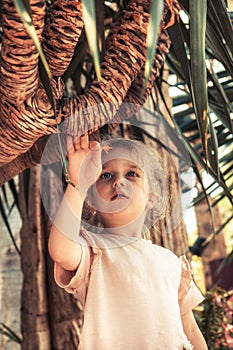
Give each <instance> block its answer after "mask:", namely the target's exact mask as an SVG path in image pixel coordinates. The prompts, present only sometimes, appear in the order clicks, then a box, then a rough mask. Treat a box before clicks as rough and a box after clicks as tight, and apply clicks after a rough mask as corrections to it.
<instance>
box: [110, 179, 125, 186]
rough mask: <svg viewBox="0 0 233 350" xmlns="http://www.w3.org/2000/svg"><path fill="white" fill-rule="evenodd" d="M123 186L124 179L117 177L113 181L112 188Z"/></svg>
mask: <svg viewBox="0 0 233 350" xmlns="http://www.w3.org/2000/svg"><path fill="white" fill-rule="evenodd" d="M119 187H125V182H124V179H122V178H118V179H115V180H114V182H113V188H119Z"/></svg>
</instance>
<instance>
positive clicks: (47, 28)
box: [0, 0, 233, 350]
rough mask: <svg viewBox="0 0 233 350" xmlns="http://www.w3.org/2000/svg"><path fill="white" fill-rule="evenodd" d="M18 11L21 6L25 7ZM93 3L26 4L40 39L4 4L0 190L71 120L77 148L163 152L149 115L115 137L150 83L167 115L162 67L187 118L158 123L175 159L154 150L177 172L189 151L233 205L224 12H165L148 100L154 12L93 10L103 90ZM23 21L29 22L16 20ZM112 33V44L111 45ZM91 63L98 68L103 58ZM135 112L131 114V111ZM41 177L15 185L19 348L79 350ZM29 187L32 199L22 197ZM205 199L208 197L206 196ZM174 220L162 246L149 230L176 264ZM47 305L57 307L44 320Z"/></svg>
mask: <svg viewBox="0 0 233 350" xmlns="http://www.w3.org/2000/svg"><path fill="white" fill-rule="evenodd" d="M15 3H16V4H20V5H21V6H22V4H21V2H15ZM87 3H88V2H86V1H83V5H82V4H81V3H80V1H78V0H74V1H72V2H67V1H58V0H55V1H53V2H51V3H50V4H46V3H45V2H41V3H40V2H38V3H36V2H31V4H30V5H31V7H30V9H28V12H29V15H30V16H31V18H32V19H33V24H34V27H33V26H31V25H30V21H31V20H30V16H29V17H28V18H26V19H24V20H25V22H26V25H27V28H28V30H29V33H30V34H28V32H27V30H26V29H25V26H24V24H23V23H22V20H21V18H20V15H19V14H18V12H17V11H16V8H15V7H14V5H13V3H12V1H10V0H4V1H3V6H2V28H3V37H2V48H1V75H0V80H1V84H0V94H1V99H0V108H1V120H0V145H1V153H0V164H1V168H0V183H1V184H3V183H4V182H5V181H8V180H9V179H10V178H12V177H13V176H15V175H16V174H18V173H19V172H21V171H22V170H25V169H28V168H29V167H31V166H32V165H36V164H38V163H40V160H41V154H42V152H43V150H44V147H45V145H46V142H47V139H48V137H47V136H46V135H50V134H51V133H54V132H56V131H57V127H58V125H60V124H61V123H62V121H64V120H65V119H67V118H68V117H69V116H70V115H72V116H74V117H75V118H74V119H75V120H76V123H75V124H74V123H72V120H71V118H69V122H68V123H63V125H64V124H66V125H67V126H66V128H69V132H71V131H72V132H73V133H74V134H75V136H76V135H80V134H82V133H84V132H87V131H88V132H89V133H91V134H92V135H94V136H93V137H101V135H102V134H104V133H110V132H112V128H115V132H121V133H124V134H126V133H130V134H131V135H132V134H134V135H135V134H137V137H138V138H141V139H143V140H144V141H145V142H149V141H150V142H153V145H155V141H156V140H157V141H161V140H159V138H160V137H159V134H155V133H153V132H149V133H148V132H147V130H146V128H145V127H142V122H148V121H149V122H150V124H153V126H154V127H155V128H157V126H158V124H156V123H155V122H154V121H153V120H155V119H153V118H154V117H152V121H151V119H149V117H148V113H147V115H146V117H145V116H144V117H143V118H144V119H143V120H141V119H140V118H141V117H140V116H139V120H137V125H140V128H135V125H133V126H130V127H129V128H127V127H125V125H124V124H120V126H119V122H121V121H122V118H121V114H122V111H124V116H127V118H131V120H132V118H135V117H134V114H135V113H136V112H137V111H138V108H139V106H142V105H143V104H144V102H145V101H146V98H147V96H149V95H150V93H151V91H152V88H154V84H155V82H156V94H155V95H156V96H158V94H160V95H161V96H160V103H159V104H156V108H157V109H158V108H159V107H160V106H161V101H164V105H165V106H166V104H167V101H168V98H167V97H165V98H164V95H163V91H164V89H162V88H161V86H162V80H163V79H164V74H162V71H163V68H164V61H165V57H166V56H167V64H168V67H169V70H170V72H171V73H173V74H175V75H176V76H177V84H176V85H177V87H178V88H179V89H181V90H182V95H181V97H177V98H176V99H174V103H175V104H179V105H182V104H183V105H184V106H185V108H183V109H182V110H181V111H179V112H177V114H175V115H174V117H172V116H171V115H170V108H169V107H168V108H167V114H165V112H164V108H163V114H164V115H166V117H165V118H164V121H163V122H164V123H165V124H166V125H167V127H166V130H167V132H168V134H169V138H170V139H171V140H172V141H173V143H174V144H175V146H174V145H171V144H170V143H169V147H165V146H168V145H165V144H164V142H160V143H159V144H158V142H157V143H156V144H157V146H156V147H158V149H159V151H160V152H161V154H162V155H163V159H164V162H165V163H166V164H168V163H169V161H168V158H167V156H166V153H167V149H168V148H169V151H173V152H174V154H176V155H177V159H181V160H180V162H181V163H182V154H183V149H184V147H187V149H188V151H189V153H190V159H191V161H192V166H193V168H194V169H195V171H196V174H197V177H198V179H199V180H200V182H201V175H200V170H198V169H200V168H198V167H197V166H196V164H197V163H199V164H200V165H201V166H202V168H203V169H205V170H207V171H208V172H209V173H210V174H211V175H212V176H213V178H214V179H215V181H217V183H218V184H219V186H221V188H222V197H224V196H227V197H228V198H231V188H232V186H231V183H230V179H231V176H232V175H231V169H232V156H231V151H232V150H231V148H230V147H231V145H230V144H231V140H232V136H231V132H232V123H231V118H230V116H231V113H232V100H233V94H232V75H233V74H232V73H233V72H232V51H231V48H232V47H233V46H232V26H231V22H230V19H229V18H230V17H229V15H228V14H227V11H226V5H225V4H224V3H223V2H222V1H221V0H218V1H216V2H215V4H214V5H213V4H212V2H211V1H208V2H205V1H204V2H203V0H199V1H196V2H195V3H196V6H197V7H195V6H194V5H193V2H189V1H188V0H187V1H185V0H183V1H179V2H177V1H175V0H174V1H171V0H167V1H165V2H164V10H163V18H162V22H161V25H160V31H159V35H158V43H157V50H156V54H155V57H154V59H153V67H152V71H151V73H150V75H149V76H148V81H147V86H146V87H145V89H144V90H143V83H144V72H145V65H146V56H147V46H146V38H147V27H148V22H149V18H150V4H151V1H141V0H137V1H125V2H124V1H123V2H120V1H109V2H106V3H105V2H104V1H103V2H102V3H101V4H100V3H99V2H98V5H97V6H98V11H97V16H96V20H97V29H98V40H99V41H98V42H99V51H100V55H101V56H102V63H101V70H100V71H101V76H102V80H99V79H98V75H99V72H98V59H97V63H96V67H97V68H96V72H97V77H95V74H94V68H93V63H92V57H91V55H90V50H89V48H88V45H87V39H86V38H88V37H90V35H89V34H88V26H87V25H86V27H85V32H84V30H83V26H84V21H85V23H87V22H86V21H87V19H86V18H84V16H83V15H84V12H83V6H87ZM96 4H97V1H96ZM205 5H207V6H205ZM180 7H181V8H182V11H181V15H180V20H179V21H176V23H175V25H173V26H171V25H172V24H173V22H174V20H175V18H174V16H175V17H176V18H178V13H179V8H180ZM19 12H22V11H21V10H20V9H19ZM24 15H25V12H24ZM113 17H114V20H113ZM219 17H220V18H219ZM206 18H207V25H206V26H205V21H206ZM44 19H46V20H45V21H44ZM216 23H218V25H217V26H216ZM152 27H153V26H152ZM34 28H35V32H36V34H37V38H38V39H39V42H40V43H41V46H42V49H43V52H44V55H45V57H46V60H47V62H48V65H49V69H50V72H51V74H52V77H51V76H49V73H48V68H47V67H46V63H45V61H44V60H43V54H42V52H41V51H40V48H39V46H38V43H37V42H36V39H35V38H36V37H35V35H34ZM152 29H153V28H152ZM205 29H206V33H205ZM106 30H107V31H109V35H108V37H107V39H106V40H105V39H104V33H105V31H106ZM167 31H168V33H169V36H168V33H167ZM205 34H206V41H205V40H204V38H205ZM169 37H170V38H171V47H170V39H169ZM197 38H198V39H197ZM204 44H205V45H204ZM169 48H170V53H169V54H168V51H169ZM91 51H93V50H91ZM167 54H168V55H167ZM93 55H94V57H96V56H97V54H96V53H95V54H93ZM39 57H40V59H39ZM205 59H206V60H207V61H208V62H210V63H212V61H213V60H215V61H218V62H220V63H221V64H222V66H221V69H220V70H219V71H218V72H217V73H216V72H215V68H214V67H213V65H212V64H210V65H209V66H208V65H207V66H206V65H205ZM95 61H96V59H95ZM151 63H152V62H151ZM196 63H198V64H197V65H196ZM205 77H207V78H205ZM165 80H167V78H165ZM207 82H208V89H206V86H207ZM165 84H166V82H165ZM163 86H164V85H163ZM65 87H66V89H65ZM142 91H144V94H143V93H141V92H142ZM207 93H208V95H207ZM71 94H72V95H71ZM70 95H71V96H70ZM155 95H154V96H155ZM200 97H201V98H200ZM122 102H123V104H122ZM156 102H158V101H156ZM95 105H102V106H103V108H101V109H100V110H99V109H98V111H99V112H101V113H99V114H98V115H97V114H96V113H93V111H95V112H96V109H95ZM128 106H130V107H132V106H136V108H134V109H133V110H132V108H129V109H128V108H125V107H128ZM154 107H155V106H154ZM123 108H124V109H123ZM83 109H85V110H86V111H88V113H85V115H84V114H81V113H80V110H83ZM132 115H133V116H132ZM54 116H56V118H54ZM137 117H138V116H137ZM145 118H146V120H145ZM111 120H112V121H113V122H116V123H117V126H116V125H115V124H114V123H112V122H111V123H110V124H111V125H110V124H109V121H111ZM132 124H135V123H134V122H133V123H132ZM96 128H100V135H98V134H97V133H96V132H94V131H95V130H96ZM150 131H151V129H150ZM65 132H66V129H65ZM216 140H218V142H219V145H220V146H224V147H225V154H224V156H223V157H222V156H221V157H220V159H219V158H218V156H217V154H218V152H217V150H218V146H217V141H216ZM169 142H170V140H169ZM59 152H60V150H59V146H58V147H57V148H56V149H55V150H53V157H55V158H56V154H58V157H60V154H59ZM177 162H178V160H177ZM55 176H56V174H55V173H51V172H50V171H49V170H48V176H47V178H46V181H48V182H50V181H52V179H53V177H55ZM38 177H39V174H38V169H37V168H31V169H30V170H29V169H28V170H27V171H26V172H24V173H23V174H22V175H20V191H21V195H20V197H19V198H20V207H21V214H22V218H23V228H22V231H21V241H22V247H21V256H22V269H23V272H24V286H23V295H24V298H23V299H22V302H23V305H22V309H23V312H22V333H23V345H22V348H24V349H31V348H32V349H35V348H38V349H42V348H43V350H46V349H51V348H53V347H56V344H59V346H62V347H63V348H69V349H72V348H74V349H75V348H76V347H77V343H78V332H77V329H79V328H80V322H81V316H82V315H81V310H80V308H79V309H77V308H76V307H75V306H74V304H75V301H74V300H73V299H72V298H70V297H69V296H68V295H66V294H64V293H63V292H62V291H60V290H59V289H58V288H57V287H56V286H55V285H54V283H53V281H52V278H51V276H52V265H51V261H50V260H49V258H48V256H47V251H46V246H47V245H46V242H47V239H48V232H49V225H50V224H49V222H48V218H47V217H46V213H45V212H44V210H43V208H42V206H41V203H40V200H39V183H38ZM28 181H29V183H28ZM168 182H169V183H170V184H172V185H174V186H170V188H169V190H170V194H171V195H172V196H173V201H174V198H176V197H177V195H178V191H179V188H178V175H177V174H175V172H173V171H172V172H171V176H170V177H169V178H168ZM25 183H27V185H26V186H28V187H25ZM201 183H202V182H201ZM28 188H29V190H28ZM204 189H205V188H204V186H203V194H204V195H205V191H204ZM210 191H211V189H210ZM207 193H208V191H207ZM53 195H54V196H55V195H56V194H53ZM201 195H202V194H201ZM207 197H208V196H206V198H207ZM199 198H201V197H199ZM199 198H198V199H197V200H199ZM31 203H35V204H33V205H32V204H31ZM51 210H53V208H52V209H51ZM169 210H170V209H169ZM169 214H170V213H167V215H166V216H165V219H163V220H161V221H160V222H159V223H158V226H159V230H160V234H159V235H158V233H157V232H158V231H157V230H154V229H153V230H152V238H153V240H154V242H156V243H158V244H161V245H164V246H167V247H169V248H171V249H172V250H173V251H175V252H176V253H177V254H180V253H184V252H187V249H188V243H187V236H186V232H185V228H184V224H183V222H181V223H180V225H179V226H178V227H177V228H175V229H174V230H172V231H173V234H172V235H168V234H167V226H168V225H169V224H170V223H169V224H168V221H167V220H168V216H169ZM172 228H174V227H172ZM32 232H34V235H32ZM32 238H33V239H32ZM29 252H30V253H29ZM38 262H39V263H38ZM45 271H48V274H45ZM32 285H33V286H34V289H33V293H32ZM48 293H49V297H50V298H52V300H53V306H52V307H50V308H49V313H48V300H49V299H48V298H47V296H48ZM61 303H65V304H66V307H65V308H61V307H59V305H60V304H61ZM63 305H64V304H63ZM38 315H39V316H38ZM35 319H37V322H35ZM29 329H30V332H29V331H28V330H29ZM74 334H75V336H74ZM61 344H62V345H61ZM67 344H69V345H67Z"/></svg>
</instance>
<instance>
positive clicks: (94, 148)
mask: <svg viewBox="0 0 233 350" xmlns="http://www.w3.org/2000/svg"><path fill="white" fill-rule="evenodd" d="M90 149H91V158H92V162H93V164H95V166H96V167H97V168H98V169H99V168H101V165H102V162H101V153H102V149H101V147H100V143H99V142H97V141H91V142H90Z"/></svg>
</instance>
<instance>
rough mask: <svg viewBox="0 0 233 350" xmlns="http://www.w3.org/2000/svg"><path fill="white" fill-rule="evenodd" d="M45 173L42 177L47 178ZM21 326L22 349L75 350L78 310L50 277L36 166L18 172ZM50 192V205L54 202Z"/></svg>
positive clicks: (46, 225)
mask: <svg viewBox="0 0 233 350" xmlns="http://www.w3.org/2000/svg"><path fill="white" fill-rule="evenodd" d="M50 176H52V175H51V174H48V176H47V177H46V181H50ZM19 187H20V193H19V199H20V212H21V217H22V221H23V226H22V229H21V234H20V236H21V267H22V272H23V286H22V293H21V295H22V297H21V329H22V336H23V343H22V349H24V350H36V349H38V350H51V349H67V350H76V349H77V346H78V342H79V330H80V326H81V323H82V311H81V310H80V308H78V307H77V301H76V300H75V299H74V298H73V297H72V296H71V295H69V294H68V293H66V292H65V291H64V290H62V289H61V288H59V287H58V286H57V285H56V284H55V282H54V277H53V262H52V261H51V259H50V257H49V255H48V249H47V245H48V244H47V243H48V235H49V231H50V226H51V224H50V222H49V220H48V218H47V215H46V213H45V211H44V209H43V207H42V205H41V199H40V187H39V168H38V167H33V168H31V170H28V171H27V172H26V173H23V174H21V175H20V181H19ZM54 195H55V194H54V193H51V205H53V204H54V203H55V202H56V199H55V198H54V201H53V196H54Z"/></svg>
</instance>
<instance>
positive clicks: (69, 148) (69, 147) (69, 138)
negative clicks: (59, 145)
mask: <svg viewBox="0 0 233 350" xmlns="http://www.w3.org/2000/svg"><path fill="white" fill-rule="evenodd" d="M71 152H74V145H73V137H72V136H71V135H67V153H68V154H69V153H71Z"/></svg>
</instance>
